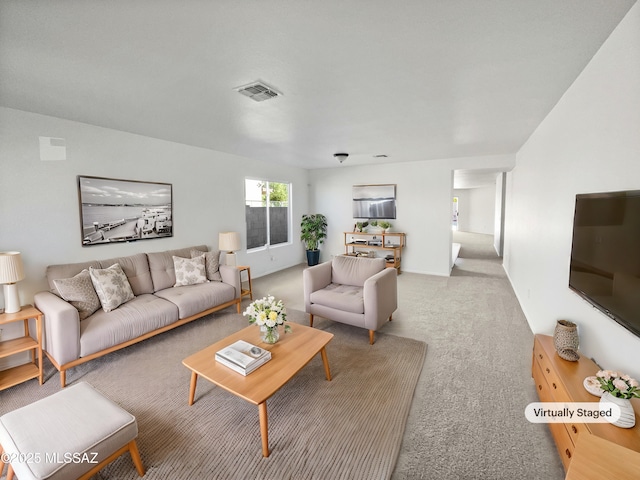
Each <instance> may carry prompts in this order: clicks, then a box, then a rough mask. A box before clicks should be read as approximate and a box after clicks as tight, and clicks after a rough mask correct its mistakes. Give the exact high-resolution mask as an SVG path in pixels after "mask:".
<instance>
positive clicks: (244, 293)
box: [236, 265, 253, 301]
mask: <svg viewBox="0 0 640 480" xmlns="http://www.w3.org/2000/svg"><path fill="white" fill-rule="evenodd" d="M236 268H237V269H238V270H240V301H242V297H246V296H247V295H248V296H249V298H250V299H251V300H252V301H253V290H252V288H251V267H249V266H248V265H238V266H237V267H236ZM242 272H247V283H248V288H244V286H243V285H242V284H243V283H244V282H243V281H242Z"/></svg>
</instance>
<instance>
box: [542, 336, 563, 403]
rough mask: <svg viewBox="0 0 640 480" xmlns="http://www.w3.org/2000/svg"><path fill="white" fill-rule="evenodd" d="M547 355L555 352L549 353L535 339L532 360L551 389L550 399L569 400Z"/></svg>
mask: <svg viewBox="0 0 640 480" xmlns="http://www.w3.org/2000/svg"><path fill="white" fill-rule="evenodd" d="M549 355H555V352H553V353H549V352H548V351H547V350H545V349H544V348H543V347H542V345H541V344H540V343H539V342H538V340H537V339H536V341H535V342H534V344H533V361H534V363H537V364H538V365H539V367H540V370H541V372H542V375H544V377H545V379H546V381H547V384H548V385H549V388H550V389H551V395H552V397H553V400H551V401H555V402H569V401H571V397H570V396H569V394H568V392H567V390H566V389H565V387H564V385H563V383H562V382H561V381H560V379H559V378H558V376H557V374H556V370H555V368H554V367H553V361H552V360H551V359H550V358H549Z"/></svg>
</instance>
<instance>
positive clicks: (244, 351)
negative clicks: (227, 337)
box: [216, 340, 271, 376]
mask: <svg viewBox="0 0 640 480" xmlns="http://www.w3.org/2000/svg"><path fill="white" fill-rule="evenodd" d="M269 360H271V352H270V351H269V350H265V349H264V348H260V347H256V346H255V345H251V344H250V343H249V342H245V341H244V340H238V341H237V342H235V343H232V344H231V345H229V346H228V347H225V348H223V349H222V350H219V351H217V352H216V362H219V363H221V364H222V365H224V366H225V367H229V368H230V369H232V370H234V371H236V372H238V373H240V374H242V375H245V376H246V375H249V374H250V373H251V372H253V371H254V370H255V369H256V368H258V367H260V366H262V365H264V364H265V363H267V362H268V361H269Z"/></svg>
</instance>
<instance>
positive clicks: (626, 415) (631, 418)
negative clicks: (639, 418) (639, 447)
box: [600, 392, 636, 428]
mask: <svg viewBox="0 0 640 480" xmlns="http://www.w3.org/2000/svg"><path fill="white" fill-rule="evenodd" d="M605 402H608V403H615V404H616V405H617V406H618V407H620V418H619V419H618V420H616V421H615V422H611V423H612V424H613V425H615V426H616V427H620V428H632V427H633V426H634V425H635V424H636V414H635V412H634V410H633V405H631V400H629V399H628V398H619V397H616V396H613V395H611V393H609V392H604V393H603V394H602V397H600V403H605Z"/></svg>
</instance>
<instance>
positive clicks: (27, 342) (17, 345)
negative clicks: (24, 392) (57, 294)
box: [0, 305, 43, 390]
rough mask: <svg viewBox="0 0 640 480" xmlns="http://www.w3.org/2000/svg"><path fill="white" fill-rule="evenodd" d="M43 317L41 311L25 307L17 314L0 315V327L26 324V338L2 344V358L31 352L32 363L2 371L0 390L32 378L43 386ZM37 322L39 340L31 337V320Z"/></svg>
mask: <svg viewBox="0 0 640 480" xmlns="http://www.w3.org/2000/svg"><path fill="white" fill-rule="evenodd" d="M42 317H43V314H42V312H41V311H40V310H38V309H37V308H35V307H33V306H32V305H24V306H22V308H21V309H20V311H19V312H16V313H0V327H1V326H2V325H6V324H8V323H12V322H19V321H22V322H24V336H22V337H18V338H13V339H11V340H4V341H2V342H0V358H4V357H8V356H11V355H15V354H16V353H21V352H27V351H31V362H30V363H26V364H24V365H18V366H17V367H13V368H9V369H7V370H2V371H0V390H4V389H6V388H9V387H13V386H14V385H17V384H19V383H22V382H25V381H27V380H30V379H32V378H37V379H38V380H39V381H40V385H42V381H43V377H42ZM30 318H34V319H35V320H36V334H37V340H34V339H33V338H31V336H30V335H29V319H30Z"/></svg>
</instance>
